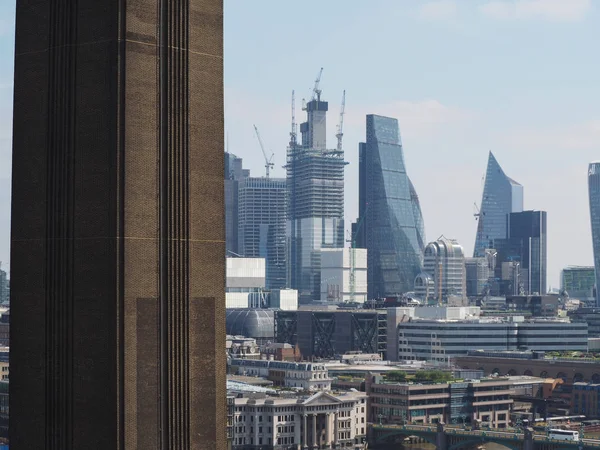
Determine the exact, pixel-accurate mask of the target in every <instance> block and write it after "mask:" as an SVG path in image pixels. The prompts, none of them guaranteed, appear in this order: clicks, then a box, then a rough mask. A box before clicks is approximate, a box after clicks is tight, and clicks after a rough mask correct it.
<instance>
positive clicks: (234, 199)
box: [224, 152, 249, 256]
mask: <svg viewBox="0 0 600 450" xmlns="http://www.w3.org/2000/svg"><path fill="white" fill-rule="evenodd" d="M247 176H249V171H248V170H244V169H243V168H242V158H238V157H237V156H235V155H234V154H233V153H229V152H225V183H224V184H225V247H226V250H227V255H228V256H229V255H231V254H233V255H235V254H238V253H239V252H240V249H239V242H238V187H239V182H240V181H241V180H243V179H244V178H245V177H247Z"/></svg>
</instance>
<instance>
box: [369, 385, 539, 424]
mask: <svg viewBox="0 0 600 450" xmlns="http://www.w3.org/2000/svg"><path fill="white" fill-rule="evenodd" d="M544 382H545V380H544V379H542V378H535V377H525V376H518V377H517V376H513V377H505V378H484V379H480V380H476V381H469V380H465V381H462V380H460V381H458V380H457V381H449V382H445V383H443V382H439V383H433V382H426V381H425V382H418V383H401V382H400V383H399V382H396V381H388V380H386V379H385V377H383V376H381V375H370V376H369V377H367V380H366V383H365V387H366V392H367V395H368V411H369V413H368V420H369V422H371V423H376V422H378V421H381V422H382V423H390V424H394V423H395V424H402V423H415V424H434V423H438V422H441V423H454V424H469V423H471V424H472V423H475V422H476V421H481V422H482V423H485V424H488V425H489V426H490V427H492V428H506V427H507V426H508V425H509V423H510V413H511V411H512V409H513V405H514V400H513V398H512V397H513V396H514V395H515V394H529V395H532V396H536V395H537V394H538V393H541V390H542V386H543V384H544Z"/></svg>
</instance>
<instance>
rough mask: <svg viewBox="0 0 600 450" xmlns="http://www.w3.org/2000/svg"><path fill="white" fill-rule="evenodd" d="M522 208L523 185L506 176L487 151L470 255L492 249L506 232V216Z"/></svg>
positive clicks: (480, 253) (481, 254)
mask: <svg viewBox="0 0 600 450" xmlns="http://www.w3.org/2000/svg"><path fill="white" fill-rule="evenodd" d="M521 211H523V186H521V185H520V184H519V183H517V182H516V181H515V180H513V179H511V178H509V177H508V176H506V174H505V173H504V170H502V167H500V164H498V161H497V160H496V157H495V156H494V155H493V154H492V152H490V154H489V158H488V165H487V170H486V174H485V184H484V187H483V197H482V199H481V206H480V208H479V213H478V215H477V217H478V221H479V222H478V224H477V235H476V238H475V250H474V252H473V256H476V257H477V256H485V250H486V249H488V248H496V247H495V241H496V239H504V238H506V234H507V221H506V216H507V215H508V214H510V213H513V212H521Z"/></svg>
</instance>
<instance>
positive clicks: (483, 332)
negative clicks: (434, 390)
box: [397, 316, 588, 362]
mask: <svg viewBox="0 0 600 450" xmlns="http://www.w3.org/2000/svg"><path fill="white" fill-rule="evenodd" d="M587 338H588V336H587V324H585V323H571V322H569V321H568V320H560V319H537V320H527V321H526V320H524V318H523V317H519V316H513V317H509V318H500V317H495V318H472V319H464V320H430V319H418V318H411V319H410V320H409V321H405V322H400V323H399V324H398V326H397V339H398V359H400V360H403V359H404V360H411V359H421V360H430V361H442V362H448V361H451V360H452V359H453V358H454V357H456V356H459V355H466V354H467V353H468V352H469V350H473V349H481V350H500V351H501V350H521V349H529V350H536V351H566V350H572V351H587V345H588V343H587Z"/></svg>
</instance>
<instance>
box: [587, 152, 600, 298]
mask: <svg viewBox="0 0 600 450" xmlns="http://www.w3.org/2000/svg"><path fill="white" fill-rule="evenodd" d="M588 189H589V195H590V219H591V224H592V245H593V249H594V268H595V270H596V305H597V306H600V296H599V295H598V286H600V162H593V163H591V164H590V165H589V167H588Z"/></svg>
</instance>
